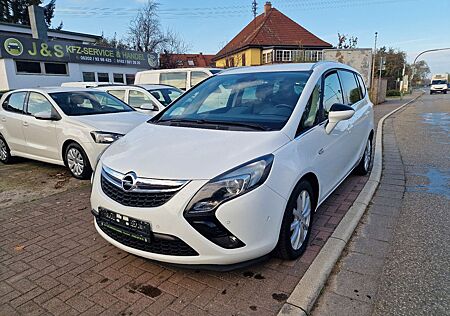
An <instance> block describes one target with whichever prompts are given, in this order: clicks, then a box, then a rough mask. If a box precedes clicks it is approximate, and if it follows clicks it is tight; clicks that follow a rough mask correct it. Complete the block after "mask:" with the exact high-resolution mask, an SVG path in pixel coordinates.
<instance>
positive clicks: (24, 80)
mask: <svg viewBox="0 0 450 316" xmlns="http://www.w3.org/2000/svg"><path fill="white" fill-rule="evenodd" d="M36 8H37V9H38V10H39V9H40V8H39V7H35V8H30V10H33V9H34V10H36ZM37 16H39V15H37ZM30 17H31V18H33V17H34V15H32V14H30ZM39 22H40V21H36V23H33V21H32V23H31V24H32V26H31V27H30V26H24V25H17V24H10V23H2V22H0V91H2V90H10V89H18V88H31V87H45V86H59V85H61V83H63V82H68V81H98V82H116V83H134V75H135V74H136V72H138V71H141V70H144V69H152V68H156V67H157V63H158V59H157V56H156V55H154V54H148V53H143V52H137V51H129V50H118V49H111V48H106V47H100V46H96V45H95V43H96V41H98V40H99V39H100V38H101V37H100V36H97V35H90V34H82V33H76V32H69V31H62V30H61V31H56V30H48V31H47V29H46V27H45V26H44V27H43V26H42V23H43V21H41V24H40V25H39ZM36 25H37V26H36ZM44 25H45V24H44ZM43 29H44V32H43Z"/></svg>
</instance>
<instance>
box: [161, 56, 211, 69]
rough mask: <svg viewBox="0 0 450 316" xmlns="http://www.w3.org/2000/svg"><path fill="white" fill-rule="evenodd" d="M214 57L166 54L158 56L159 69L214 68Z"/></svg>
mask: <svg viewBox="0 0 450 316" xmlns="http://www.w3.org/2000/svg"><path fill="white" fill-rule="evenodd" d="M213 58H214V55H206V54H203V53H200V54H168V53H164V54H161V55H160V56H159V65H160V67H161V68H192V67H206V68H208V67H214V62H213V61H212V59H213Z"/></svg>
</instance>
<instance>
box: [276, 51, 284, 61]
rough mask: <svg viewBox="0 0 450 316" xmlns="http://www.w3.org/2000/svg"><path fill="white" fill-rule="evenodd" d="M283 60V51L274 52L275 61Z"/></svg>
mask: <svg viewBox="0 0 450 316" xmlns="http://www.w3.org/2000/svg"><path fill="white" fill-rule="evenodd" d="M282 60H283V51H282V50H277V51H276V52H275V61H282Z"/></svg>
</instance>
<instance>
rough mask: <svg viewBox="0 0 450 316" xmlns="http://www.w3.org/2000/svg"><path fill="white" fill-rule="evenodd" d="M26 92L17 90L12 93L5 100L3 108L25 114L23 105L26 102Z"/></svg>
mask: <svg viewBox="0 0 450 316" xmlns="http://www.w3.org/2000/svg"><path fill="white" fill-rule="evenodd" d="M26 95H27V93H26V92H17V93H13V94H11V95H10V96H9V97H8V98H7V99H6V100H5V102H3V108H4V109H5V110H6V111H10V112H14V113H20V114H23V113H24V111H23V106H24V103H25V97H26Z"/></svg>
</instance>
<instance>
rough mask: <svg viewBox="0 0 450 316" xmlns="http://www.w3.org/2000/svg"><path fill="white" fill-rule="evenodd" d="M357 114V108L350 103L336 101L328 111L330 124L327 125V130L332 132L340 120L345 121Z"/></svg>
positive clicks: (328, 132)
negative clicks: (349, 104)
mask: <svg viewBox="0 0 450 316" xmlns="http://www.w3.org/2000/svg"><path fill="white" fill-rule="evenodd" d="M354 114H355V110H354V109H353V108H352V107H351V106H348V105H345V104H339V103H335V104H333V105H332V106H331V108H330V112H328V124H327V126H325V132H326V133H327V134H330V133H331V132H332V131H333V129H334V128H335V127H336V125H337V124H338V123H339V122H340V121H345V120H348V119H349V118H351V117H352V116H353V115H354Z"/></svg>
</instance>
